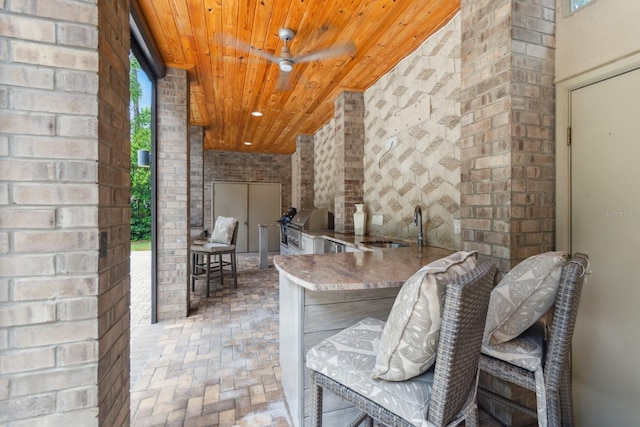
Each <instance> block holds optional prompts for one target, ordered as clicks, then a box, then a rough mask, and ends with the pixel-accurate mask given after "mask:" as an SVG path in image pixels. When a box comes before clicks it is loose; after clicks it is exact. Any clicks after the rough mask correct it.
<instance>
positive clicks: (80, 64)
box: [0, 0, 130, 426]
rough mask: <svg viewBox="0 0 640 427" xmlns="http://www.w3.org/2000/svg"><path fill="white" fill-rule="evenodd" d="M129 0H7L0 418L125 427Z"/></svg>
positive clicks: (0, 139)
mask: <svg viewBox="0 0 640 427" xmlns="http://www.w3.org/2000/svg"><path fill="white" fill-rule="evenodd" d="M128 14H129V2H128V1H125V0H114V1H109V2H98V1H83V2H78V1H66V0H59V1H55V2H46V1H44V2H43V1H36V0H30V1H29V0H27V1H23V2H2V7H0V18H1V21H2V31H0V46H2V48H0V51H1V52H0V57H1V61H2V72H0V75H1V77H0V129H2V130H1V135H0V424H2V425H14V424H15V425H18V424H21V425H24V424H33V423H38V424H42V425H64V424H68V425H82V426H98V425H103V426H115V425H118V426H119V425H127V424H128V423H129V288H130V277H129V251H130V233H129V229H130V225H129V221H130V220H129V218H130V212H129V210H130V208H129V193H130V191H129V183H130V176H129V162H130V154H129V150H130V145H129V81H128V70H129V58H128V55H129V51H130V46H129V40H130V39H129V20H128Z"/></svg>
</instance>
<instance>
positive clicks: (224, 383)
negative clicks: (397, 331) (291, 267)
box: [131, 252, 499, 427]
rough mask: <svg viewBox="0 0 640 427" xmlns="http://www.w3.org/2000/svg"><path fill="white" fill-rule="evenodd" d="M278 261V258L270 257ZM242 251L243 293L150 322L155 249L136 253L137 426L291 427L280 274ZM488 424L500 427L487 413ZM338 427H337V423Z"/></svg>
mask: <svg viewBox="0 0 640 427" xmlns="http://www.w3.org/2000/svg"><path fill="white" fill-rule="evenodd" d="M270 258H271V257H270ZM270 265H271V266H270V267H269V268H267V269H262V270H261V269H259V268H258V255H257V254H238V271H239V273H238V289H237V290H234V289H233V287H229V286H228V285H229V284H230V283H231V280H228V281H227V285H226V286H225V288H224V289H222V290H221V289H218V290H215V291H213V290H212V292H211V296H210V297H209V298H205V297H204V296H203V295H204V283H203V281H201V280H200V281H197V284H196V290H195V292H193V293H192V294H191V295H192V298H191V309H192V313H191V315H190V316H189V317H188V318H186V319H177V320H171V321H163V322H159V323H156V324H155V325H152V324H151V323H150V315H149V313H150V286H151V273H150V272H151V256H150V252H132V253H131V425H132V426H134V427H149V426H221V427H232V426H238V427H267V426H270V427H288V426H290V425H292V424H290V422H289V419H288V414H287V411H286V405H285V399H284V395H283V392H282V388H281V384H280V365H279V356H278V274H277V271H276V270H275V268H273V262H272V260H271V259H270ZM480 425H481V426H482V427H498V426H499V424H498V423H496V422H495V421H493V420H491V418H490V417H489V416H488V415H487V414H485V413H483V412H482V411H481V412H480ZM330 427H334V426H330Z"/></svg>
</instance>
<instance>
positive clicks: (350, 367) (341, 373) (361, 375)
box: [307, 318, 433, 425]
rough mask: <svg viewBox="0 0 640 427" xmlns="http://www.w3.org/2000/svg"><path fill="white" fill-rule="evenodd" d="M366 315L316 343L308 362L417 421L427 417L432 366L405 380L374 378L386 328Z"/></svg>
mask: <svg viewBox="0 0 640 427" xmlns="http://www.w3.org/2000/svg"><path fill="white" fill-rule="evenodd" d="M384 323H385V322H383V321H382V320H378V319H374V318H366V319H363V320H361V321H360V322H358V323H356V324H355V325H353V326H351V327H349V328H347V329H344V330H342V331H341V332H338V333H337V334H335V335H333V336H332V337H330V338H327V339H325V340H324V341H322V342H320V343H319V344H317V345H316V346H315V347H313V348H311V349H310V350H309V351H308V352H307V366H308V367H309V368H310V369H312V370H314V371H317V372H320V373H321V374H323V375H326V376H327V377H329V378H332V379H334V380H336V381H338V382H340V383H342V384H344V385H346V386H347V387H349V388H351V389H352V390H354V391H356V392H358V393H360V394H362V395H363V396H365V397H367V398H368V399H370V400H372V401H374V402H376V403H378V404H379V405H381V406H383V407H385V408H386V409H388V410H389V411H392V412H394V413H396V414H398V415H399V416H401V417H402V418H404V419H406V420H408V421H409V422H411V423H412V424H414V425H422V423H423V420H425V419H426V418H427V411H428V409H429V401H430V399H431V392H432V387H433V370H432V369H431V370H428V371H427V372H425V373H423V374H421V375H419V376H417V377H413V378H411V379H409V380H406V381H385V380H380V379H374V378H373V377H372V375H373V368H374V366H375V363H376V356H377V354H378V349H379V346H380V336H381V335H382V329H383V328H384Z"/></svg>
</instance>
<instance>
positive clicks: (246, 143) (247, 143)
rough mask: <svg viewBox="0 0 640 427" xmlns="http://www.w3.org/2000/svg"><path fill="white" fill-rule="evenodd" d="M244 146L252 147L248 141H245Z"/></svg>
mask: <svg viewBox="0 0 640 427" xmlns="http://www.w3.org/2000/svg"><path fill="white" fill-rule="evenodd" d="M244 145H252V143H251V142H249V141H245V142H244Z"/></svg>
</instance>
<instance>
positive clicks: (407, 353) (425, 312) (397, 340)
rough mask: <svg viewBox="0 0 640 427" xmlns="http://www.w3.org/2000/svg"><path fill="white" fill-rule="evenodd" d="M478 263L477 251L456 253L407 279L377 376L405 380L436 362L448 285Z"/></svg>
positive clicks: (393, 310)
mask: <svg viewBox="0 0 640 427" xmlns="http://www.w3.org/2000/svg"><path fill="white" fill-rule="evenodd" d="M475 266H476V256H475V252H456V253H455V254H453V255H450V256H448V257H446V258H442V259H440V260H438V261H435V262H432V263H430V264H427V265H426V266H424V267H422V268H421V269H420V270H418V271H417V272H416V273H414V274H413V276H411V277H410V278H409V279H407V281H406V282H405V283H404V285H403V286H402V289H400V292H399V293H398V296H397V297H396V300H395V302H394V303H393V307H392V308H391V312H390V313H389V318H388V319H387V322H386V324H385V326H384V330H383V331H382V337H381V338H380V350H379V352H378V355H377V357H376V365H375V368H374V370H373V378H380V379H383V380H388V381H404V380H408V379H409V378H413V377H415V376H417V375H420V374H421V373H423V372H425V371H426V370H427V369H429V368H430V367H431V365H433V363H434V361H435V358H436V353H437V350H438V338H439V336H440V324H441V323H442V309H443V307H444V296H445V292H446V285H447V283H449V282H451V281H453V280H455V279H456V278H458V277H460V276H462V275H464V274H465V273H467V272H468V271H470V270H473V269H474V268H475Z"/></svg>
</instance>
